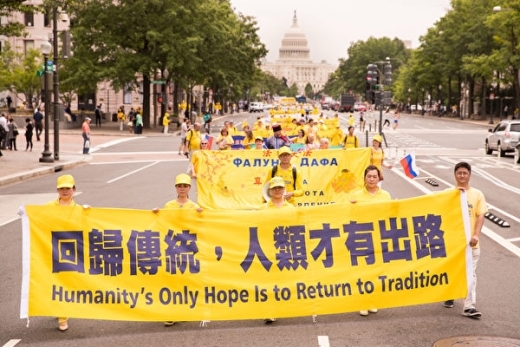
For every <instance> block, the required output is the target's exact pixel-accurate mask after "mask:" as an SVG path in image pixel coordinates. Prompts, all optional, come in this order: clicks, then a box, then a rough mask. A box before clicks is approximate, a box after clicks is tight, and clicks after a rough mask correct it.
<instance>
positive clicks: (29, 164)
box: [0, 121, 179, 187]
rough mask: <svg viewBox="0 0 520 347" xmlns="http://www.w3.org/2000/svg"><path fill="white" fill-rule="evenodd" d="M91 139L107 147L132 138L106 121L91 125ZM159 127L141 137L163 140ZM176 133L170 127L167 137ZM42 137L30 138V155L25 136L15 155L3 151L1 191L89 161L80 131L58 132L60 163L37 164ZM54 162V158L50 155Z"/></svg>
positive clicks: (51, 136)
mask: <svg viewBox="0 0 520 347" xmlns="http://www.w3.org/2000/svg"><path fill="white" fill-rule="evenodd" d="M90 129H91V132H92V134H91V136H92V141H93V143H94V145H95V147H97V146H100V145H103V144H106V143H108V142H111V141H114V140H117V139H120V138H122V137H135V136H136V135H134V134H130V133H129V132H128V129H127V128H125V129H124V130H123V131H120V130H119V123H117V122H108V121H105V122H104V123H103V124H102V125H101V127H100V128H96V127H95V125H93V124H92V123H91V126H90ZM160 129H161V127H157V128H154V127H153V125H152V128H151V129H148V130H147V129H145V130H144V131H143V132H144V133H143V135H144V136H146V137H149V136H165V135H164V134H162V133H161V132H160ZM178 132H179V130H177V129H176V127H175V126H173V129H170V135H171V134H172V133H173V134H174V135H175V134H177V133H178ZM44 144H45V137H44V133H42V134H41V136H40V141H36V134H34V135H33V150H32V152H29V151H27V152H26V151H25V145H26V142H25V136H24V135H23V133H20V135H19V136H18V137H17V141H16V146H17V149H18V150H17V151H14V150H13V151H11V150H8V149H5V150H2V154H3V156H2V157H0V187H1V186H5V185H8V184H11V183H15V182H21V181H23V180H25V179H27V178H31V177H37V176H40V175H45V174H48V173H52V172H57V171H61V170H64V169H68V168H71V167H74V166H77V165H81V164H84V163H86V162H88V161H90V160H91V157H90V156H89V155H83V154H82V149H83V138H82V137H81V128H74V129H60V132H59V158H60V159H59V160H56V161H54V162H53V163H40V161H39V159H40V158H41V157H42V152H43V151H44ZM49 150H50V152H51V153H52V152H53V150H54V132H53V129H52V128H51V129H50V132H49ZM51 158H54V155H51Z"/></svg>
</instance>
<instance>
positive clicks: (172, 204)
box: [164, 199, 200, 209]
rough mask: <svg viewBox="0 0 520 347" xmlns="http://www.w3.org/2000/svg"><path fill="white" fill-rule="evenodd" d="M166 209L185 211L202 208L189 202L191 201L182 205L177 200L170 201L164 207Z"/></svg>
mask: <svg viewBox="0 0 520 347" xmlns="http://www.w3.org/2000/svg"><path fill="white" fill-rule="evenodd" d="M164 208H184V209H187V208H188V209H189V208H195V209H197V208H200V206H199V205H197V204H196V203H194V202H193V201H191V200H189V199H188V201H187V202H185V203H184V204H180V203H179V202H178V201H177V199H175V200H171V201H168V202H167V203H166V204H165V205H164Z"/></svg>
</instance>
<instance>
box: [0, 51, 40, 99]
mask: <svg viewBox="0 0 520 347" xmlns="http://www.w3.org/2000/svg"><path fill="white" fill-rule="evenodd" d="M42 62H43V59H42V58H41V53H40V52H39V51H38V50H35V49H30V50H28V51H27V52H26V53H25V54H22V53H16V52H14V51H13V50H12V49H11V47H10V46H9V45H6V47H5V50H4V51H2V52H0V69H1V70H2V71H4V73H3V74H2V75H1V77H0V88H1V89H8V90H9V91H11V92H12V93H13V94H14V95H18V94H23V95H24V97H25V99H24V100H22V101H23V102H24V103H26V104H28V105H31V106H33V99H38V98H39V96H40V90H41V83H42V82H41V79H42V78H41V77H38V76H37V75H36V72H37V71H38V70H39V69H40V66H41V64H42Z"/></svg>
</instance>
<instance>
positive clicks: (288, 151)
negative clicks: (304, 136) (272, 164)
mask: <svg viewBox="0 0 520 347" xmlns="http://www.w3.org/2000/svg"><path fill="white" fill-rule="evenodd" d="M285 153H289V154H292V152H291V149H290V148H289V147H287V146H283V147H280V149H279V150H278V156H281V155H282V154H285Z"/></svg>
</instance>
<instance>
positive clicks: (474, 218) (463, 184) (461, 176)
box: [444, 162, 487, 319]
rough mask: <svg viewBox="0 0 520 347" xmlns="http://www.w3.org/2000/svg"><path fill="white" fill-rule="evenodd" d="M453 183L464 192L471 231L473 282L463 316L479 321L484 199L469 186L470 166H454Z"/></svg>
mask: <svg viewBox="0 0 520 347" xmlns="http://www.w3.org/2000/svg"><path fill="white" fill-rule="evenodd" d="M454 173H455V181H456V182H457V185H456V186H455V189H459V190H462V191H464V192H466V195H467V201H468V210H469V221H470V228H471V229H470V230H471V239H470V240H469V246H470V247H471V254H472V269H473V281H470V283H469V285H468V295H467V296H466V299H465V300H464V311H463V312H462V315H463V316H466V317H469V318H473V319H479V318H480V317H482V313H481V312H480V311H478V310H477V309H476V301H477V291H476V287H477V273H476V270H477V262H478V259H479V258H480V247H479V238H480V233H481V231H482V226H483V225H484V215H485V214H486V212H487V204H486V198H485V197H484V194H482V192H481V191H480V190H478V189H475V188H473V187H470V186H469V180H470V178H471V165H469V164H468V163H466V162H460V163H457V164H456V165H455V169H454ZM453 306H454V300H447V301H445V302H444V307H446V308H452V307H453Z"/></svg>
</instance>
